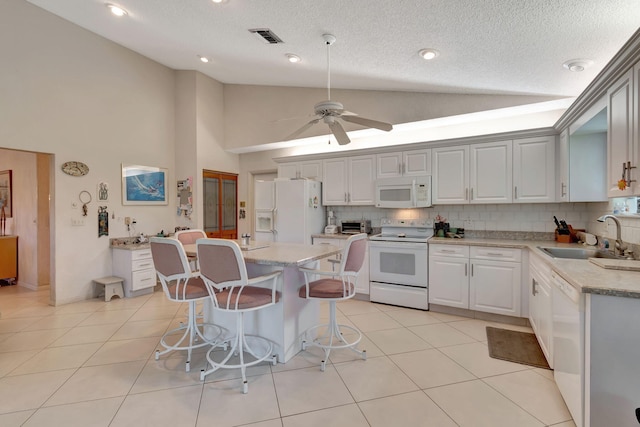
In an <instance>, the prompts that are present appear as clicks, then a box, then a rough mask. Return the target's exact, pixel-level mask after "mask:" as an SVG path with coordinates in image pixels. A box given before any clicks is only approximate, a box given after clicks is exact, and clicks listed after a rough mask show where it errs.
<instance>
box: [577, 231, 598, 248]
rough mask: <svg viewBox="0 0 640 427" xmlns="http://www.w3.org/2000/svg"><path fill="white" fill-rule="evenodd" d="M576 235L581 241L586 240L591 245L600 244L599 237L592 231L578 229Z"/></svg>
mask: <svg viewBox="0 0 640 427" xmlns="http://www.w3.org/2000/svg"><path fill="white" fill-rule="evenodd" d="M576 235H577V236H578V239H580V241H581V242H584V243H586V244H587V245H589V246H595V245H597V244H598V239H597V238H596V236H594V235H593V234H591V233H584V232H582V231H578V232H577V233H576Z"/></svg>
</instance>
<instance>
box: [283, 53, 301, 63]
mask: <svg viewBox="0 0 640 427" xmlns="http://www.w3.org/2000/svg"><path fill="white" fill-rule="evenodd" d="M285 56H286V57H287V59H288V60H289V62H293V63H294V64H295V63H297V62H300V61H302V59H300V57H299V56H298V55H294V54H293V53H286V54H285Z"/></svg>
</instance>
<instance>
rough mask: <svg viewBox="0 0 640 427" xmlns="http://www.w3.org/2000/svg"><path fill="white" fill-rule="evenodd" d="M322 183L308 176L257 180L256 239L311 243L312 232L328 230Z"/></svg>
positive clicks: (255, 199)
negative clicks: (325, 226)
mask: <svg viewBox="0 0 640 427" xmlns="http://www.w3.org/2000/svg"><path fill="white" fill-rule="evenodd" d="M321 185H322V183H321V182H319V181H312V180H307V179H276V180H275V181H256V182H255V186H254V202H255V209H254V220H255V228H254V230H255V236H254V239H255V240H258V241H269V242H274V241H275V242H287V243H306V244H309V245H310V244H311V235H312V234H319V233H322V231H323V230H324V221H325V218H324V217H325V215H324V208H323V207H322V204H321V200H320V198H321V194H322V191H321Z"/></svg>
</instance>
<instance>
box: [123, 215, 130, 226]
mask: <svg viewBox="0 0 640 427" xmlns="http://www.w3.org/2000/svg"><path fill="white" fill-rule="evenodd" d="M124 225H131V218H130V217H128V216H125V217H124Z"/></svg>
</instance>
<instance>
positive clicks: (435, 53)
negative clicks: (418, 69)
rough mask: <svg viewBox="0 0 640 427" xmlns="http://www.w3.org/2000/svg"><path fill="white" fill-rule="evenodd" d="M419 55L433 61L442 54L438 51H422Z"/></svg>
mask: <svg viewBox="0 0 640 427" xmlns="http://www.w3.org/2000/svg"><path fill="white" fill-rule="evenodd" d="M418 54H419V55H420V56H421V57H422V58H424V59H426V60H429V59H433V58H435V57H436V56H438V55H440V52H438V51H437V50H435V49H422V50H421V51H420V52H418Z"/></svg>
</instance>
